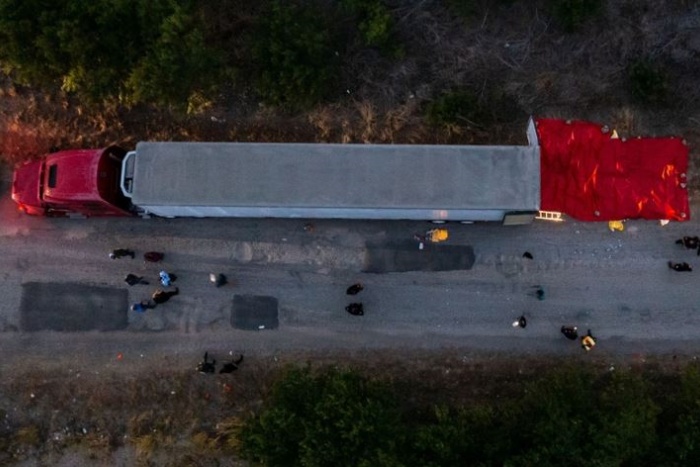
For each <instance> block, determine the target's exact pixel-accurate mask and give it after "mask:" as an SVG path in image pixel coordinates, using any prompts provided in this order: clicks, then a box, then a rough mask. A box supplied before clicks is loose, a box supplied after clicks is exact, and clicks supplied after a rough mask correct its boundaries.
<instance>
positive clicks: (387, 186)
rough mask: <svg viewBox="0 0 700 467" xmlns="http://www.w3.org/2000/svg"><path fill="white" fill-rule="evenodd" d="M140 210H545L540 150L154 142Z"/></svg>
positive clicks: (143, 164) (143, 166) (137, 197)
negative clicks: (175, 207)
mask: <svg viewBox="0 0 700 467" xmlns="http://www.w3.org/2000/svg"><path fill="white" fill-rule="evenodd" d="M135 159H136V160H135V165H134V173H133V175H134V177H133V179H134V180H133V187H132V201H133V202H134V204H136V205H140V206H147V205H160V206H248V207H268V206H275V207H278V206H279V207H303V208H314V207H327V206H331V207H337V208H341V209H342V208H370V209H372V208H377V209H380V208H382V207H392V208H400V209H504V210H513V211H518V210H523V211H535V210H538V209H539V206H540V155H539V147H538V146H536V145H532V146H428V145H374V144H305V143H303V144H299V143H293V144H287V143H173V142H165V143H153V142H141V143H138V145H137V147H136V157H135Z"/></svg>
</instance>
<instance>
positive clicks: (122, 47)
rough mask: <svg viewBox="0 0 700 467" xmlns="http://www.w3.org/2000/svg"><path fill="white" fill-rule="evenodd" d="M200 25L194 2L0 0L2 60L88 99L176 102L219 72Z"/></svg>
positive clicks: (41, 82) (23, 77)
mask: <svg viewBox="0 0 700 467" xmlns="http://www.w3.org/2000/svg"><path fill="white" fill-rule="evenodd" d="M201 31H202V30H201V26H200V25H199V24H198V20H197V15H196V11H195V9H194V2H192V1H191V0H0V63H1V64H2V66H3V69H4V70H5V71H6V72H10V73H12V76H13V77H14V78H15V79H16V80H17V81H18V82H20V83H24V84H30V85H35V86H39V87H56V86H58V85H60V86H61V87H62V88H63V89H64V90H65V91H68V92H73V93H76V94H78V95H79V96H80V97H82V98H84V99H87V100H89V101H101V100H104V99H109V98H117V97H119V98H121V99H122V100H123V101H124V102H157V103H165V104H174V105H178V104H181V103H183V102H186V100H187V98H188V97H189V95H190V94H191V93H192V92H196V91H202V90H207V88H209V87H210V86H211V83H213V82H214V81H215V80H214V79H212V77H213V76H218V73H219V71H218V70H219V68H220V67H219V65H221V62H220V61H219V53H218V52H217V51H216V50H211V49H210V48H208V47H207V46H206V45H205V41H204V38H203V33H202V32H201Z"/></svg>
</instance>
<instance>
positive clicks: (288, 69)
mask: <svg viewBox="0 0 700 467" xmlns="http://www.w3.org/2000/svg"><path fill="white" fill-rule="evenodd" d="M332 16H333V14H332V12H331V11H328V10H324V9H323V8H322V7H321V5H320V4H314V3H313V2H312V3H304V4H299V5H297V4H294V3H289V2H283V1H280V0H276V1H273V2H272V3H271V5H270V8H269V10H268V11H267V12H265V13H263V14H262V15H261V21H260V23H259V25H258V28H257V31H256V33H255V35H254V37H253V39H252V42H253V43H252V53H253V60H254V62H255V64H256V65H257V73H256V77H255V79H256V87H257V90H258V92H259V94H260V96H261V97H262V99H263V100H264V101H265V102H266V103H268V104H271V105H277V106H284V107H289V108H306V107H309V106H311V105H313V104H316V103H318V102H319V101H321V100H322V99H323V98H325V97H326V96H327V95H328V94H329V90H330V88H331V85H332V84H333V83H334V82H336V81H337V80H338V78H339V76H338V75H339V57H340V55H339V51H340V50H341V45H342V43H341V41H340V37H339V34H337V33H335V32H334V31H335V30H337V28H336V27H335V25H334V24H333V21H332V19H333V18H332Z"/></svg>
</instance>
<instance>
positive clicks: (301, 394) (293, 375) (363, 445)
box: [241, 369, 404, 467]
mask: <svg viewBox="0 0 700 467" xmlns="http://www.w3.org/2000/svg"><path fill="white" fill-rule="evenodd" d="M401 427H402V421H401V414H400V411H399V409H398V407H397V404H396V398H395V397H394V396H393V395H392V394H391V393H390V392H389V391H388V389H387V388H385V387H384V386H382V385H381V384H378V383H374V382H371V381H368V380H365V379H363V378H362V377H360V376H359V375H357V374H355V373H353V372H350V371H342V370H327V371H325V372H324V373H322V374H320V375H313V374H312V373H311V371H310V370H308V369H291V370H289V371H288V372H287V374H286V375H285V376H284V377H283V379H282V380H280V381H279V382H278V383H277V384H276V385H275V387H274V388H273V390H272V393H271V396H270V399H269V401H268V403H267V405H266V407H265V408H264V409H263V410H262V411H261V412H260V413H259V414H258V415H257V416H256V417H255V418H253V419H252V420H250V421H249V422H248V424H247V425H246V426H245V428H244V430H243V432H242V435H241V437H242V438H241V439H242V453H243V455H244V457H246V458H248V459H251V460H255V461H258V462H261V463H263V464H264V465H286V466H327V465H355V466H367V467H369V466H392V465H400V464H399V462H398V460H397V459H398V457H397V451H398V449H397V446H399V445H400V444H401V443H402V439H403V437H404V435H403V432H402V428H401Z"/></svg>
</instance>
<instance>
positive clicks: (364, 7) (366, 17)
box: [342, 0, 402, 56]
mask: <svg viewBox="0 0 700 467" xmlns="http://www.w3.org/2000/svg"><path fill="white" fill-rule="evenodd" d="M342 5H343V7H344V8H345V9H346V10H348V11H349V12H351V13H352V14H354V15H357V17H358V26H357V27H358V30H359V32H360V40H361V41H362V43H363V44H364V45H366V46H370V47H377V48H379V49H380V50H381V51H382V52H384V53H387V54H391V55H395V56H396V55H400V54H401V53H402V48H401V47H400V46H399V45H397V44H396V43H395V38H394V18H393V17H392V16H391V14H390V13H389V9H388V8H387V7H386V5H385V4H384V3H383V2H382V0H342Z"/></svg>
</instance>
